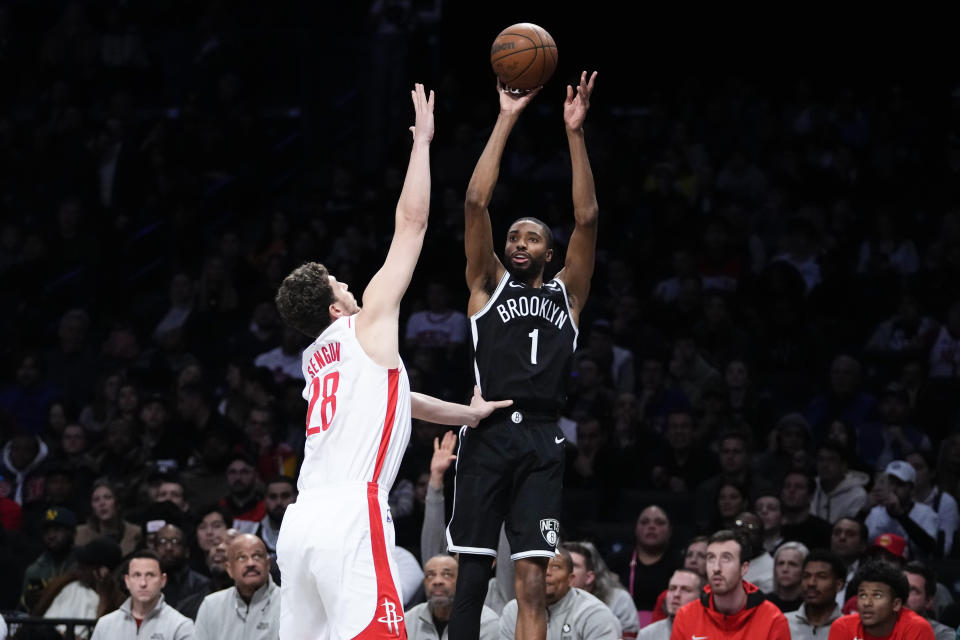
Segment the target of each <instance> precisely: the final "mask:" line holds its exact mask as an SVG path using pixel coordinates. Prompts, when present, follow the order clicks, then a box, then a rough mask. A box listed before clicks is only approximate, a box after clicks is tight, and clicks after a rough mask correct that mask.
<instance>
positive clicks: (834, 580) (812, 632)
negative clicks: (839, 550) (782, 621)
mask: <svg viewBox="0 0 960 640" xmlns="http://www.w3.org/2000/svg"><path fill="white" fill-rule="evenodd" d="M846 575H847V567H846V565H844V564H843V560H841V559H840V556H838V555H837V554H835V553H833V552H832V551H826V550H823V549H814V550H813V551H811V552H810V554H809V555H808V556H807V557H806V558H805V559H804V561H803V573H802V574H801V578H800V580H801V585H802V587H801V588H802V590H803V604H801V605H800V608H799V609H797V610H796V611H791V612H790V613H788V614H786V616H787V623H789V624H790V637H791V638H792V640H822V639H823V638H826V637H827V636H828V635H829V633H830V625H831V624H833V621H834V620H836V619H837V618H839V617H840V615H841V614H840V606H839V605H838V604H837V594H842V593H843V585H844V582H846Z"/></svg>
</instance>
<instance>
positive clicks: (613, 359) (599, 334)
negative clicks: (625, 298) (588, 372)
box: [586, 318, 636, 394]
mask: <svg viewBox="0 0 960 640" xmlns="http://www.w3.org/2000/svg"><path fill="white" fill-rule="evenodd" d="M586 348H587V351H589V352H590V355H592V356H593V357H594V358H595V359H596V360H597V362H598V363H599V365H600V368H601V371H605V373H604V377H605V378H606V379H607V381H608V384H609V386H610V387H612V388H613V390H614V391H616V392H617V393H618V394H619V393H633V391H634V390H635V389H636V383H635V380H634V376H635V372H634V369H633V352H631V351H630V350H629V349H626V348H624V347H621V346H618V345H617V344H615V343H614V338H613V327H612V326H611V325H610V321H609V320H605V319H603V318H600V319H597V320H594V322H593V324H592V325H591V328H590V336H589V338H588V339H587V344H586Z"/></svg>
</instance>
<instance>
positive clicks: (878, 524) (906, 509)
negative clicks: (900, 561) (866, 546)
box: [865, 460, 939, 558]
mask: <svg viewBox="0 0 960 640" xmlns="http://www.w3.org/2000/svg"><path fill="white" fill-rule="evenodd" d="M916 477H917V474H916V471H914V469H913V467H912V466H910V464H909V463H907V462H905V461H903V460H894V461H893V462H891V463H890V464H888V465H887V468H886V469H885V470H884V478H885V480H886V481H885V482H880V481H878V482H877V487H875V488H874V490H873V491H872V492H871V494H870V497H869V502H868V504H871V505H872V508H871V509H870V512H869V513H868V514H867V519H866V521H865V524H866V525H867V530H868V531H869V532H870V537H872V538H876V537H877V536H879V535H881V534H884V533H892V534H896V535H898V536H900V537H901V538H903V539H904V540H906V541H907V544H908V545H909V547H910V552H911V555H912V557H914V558H917V557H922V558H929V557H932V556H933V555H934V554H936V552H937V528H938V527H939V519H938V517H937V512H936V511H934V510H933V509H932V508H930V507H928V506H927V505H925V504H922V503H919V502H916V501H915V500H914V498H913V492H914V484H915V482H916Z"/></svg>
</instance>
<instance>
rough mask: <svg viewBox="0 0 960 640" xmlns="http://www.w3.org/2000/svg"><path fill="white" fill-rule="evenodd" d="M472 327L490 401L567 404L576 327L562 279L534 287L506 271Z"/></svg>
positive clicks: (481, 381)
mask: <svg viewBox="0 0 960 640" xmlns="http://www.w3.org/2000/svg"><path fill="white" fill-rule="evenodd" d="M470 323H471V325H472V330H473V358H474V360H473V363H474V364H473V366H474V374H475V375H476V379H477V384H478V385H479V386H480V391H481V393H482V394H483V396H484V397H485V398H487V399H488V400H501V399H508V398H512V399H513V400H515V401H517V404H518V406H520V405H521V403H522V402H523V401H524V400H530V401H534V402H535V403H536V404H538V405H547V406H551V405H556V406H558V407H559V405H560V404H562V403H563V401H564V398H565V388H564V387H565V386H566V380H567V377H568V376H569V374H570V365H571V362H572V360H573V352H574V350H575V349H576V348H577V327H576V326H575V325H574V323H573V319H572V318H571V317H570V304H569V302H568V301H567V290H566V287H564V285H563V283H562V282H561V281H559V280H556V279H554V280H551V281H549V282H545V283H544V284H543V286H542V287H540V288H539V289H535V288H532V287H528V286H527V285H525V284H523V283H522V282H517V281H515V280H513V279H512V278H511V277H510V273H509V272H507V273H505V274H504V275H503V278H501V280H500V283H499V284H498V285H497V288H496V290H495V291H494V292H493V295H491V296H490V300H489V301H488V302H487V304H486V305H485V306H484V307H483V309H481V310H480V311H478V312H477V313H476V314H474V315H473V316H472V317H471V318H470Z"/></svg>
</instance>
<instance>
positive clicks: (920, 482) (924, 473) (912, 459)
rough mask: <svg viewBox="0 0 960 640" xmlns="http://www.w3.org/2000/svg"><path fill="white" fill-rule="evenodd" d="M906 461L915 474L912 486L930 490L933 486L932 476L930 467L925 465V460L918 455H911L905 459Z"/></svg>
mask: <svg viewBox="0 0 960 640" xmlns="http://www.w3.org/2000/svg"><path fill="white" fill-rule="evenodd" d="M906 460H907V462H909V463H910V466H911V467H913V470H914V472H916V474H917V480H916V482H915V485H914V486H915V487H917V488H923V489H928V488H930V487H931V486H932V485H933V474H932V473H931V469H930V466H929V465H928V464H927V460H926V458H924V457H923V456H922V455H920V454H919V453H911V454H910V455H908V456H907V457H906Z"/></svg>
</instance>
